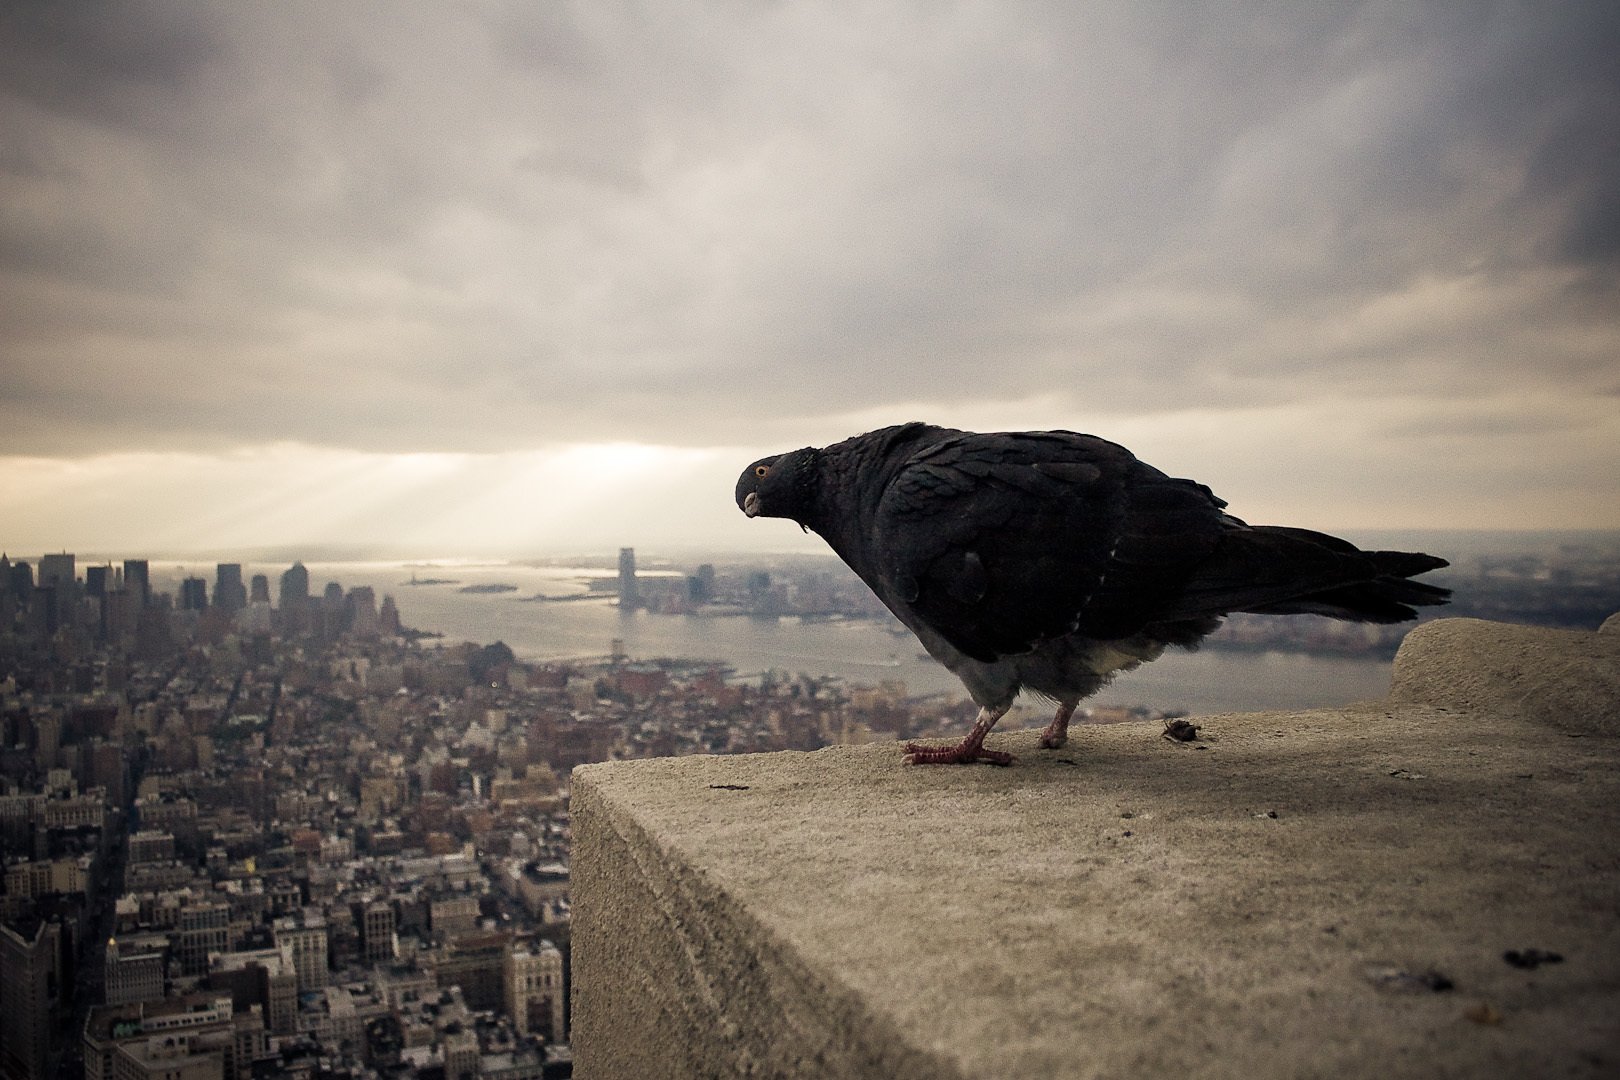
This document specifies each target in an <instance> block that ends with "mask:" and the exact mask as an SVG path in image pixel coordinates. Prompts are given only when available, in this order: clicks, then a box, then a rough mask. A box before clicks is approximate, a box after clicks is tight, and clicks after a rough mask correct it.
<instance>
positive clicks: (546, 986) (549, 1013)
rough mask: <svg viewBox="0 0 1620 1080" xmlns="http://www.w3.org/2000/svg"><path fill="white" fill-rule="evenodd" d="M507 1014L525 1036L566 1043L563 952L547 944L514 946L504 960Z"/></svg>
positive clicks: (542, 942) (539, 942)
mask: <svg viewBox="0 0 1620 1080" xmlns="http://www.w3.org/2000/svg"><path fill="white" fill-rule="evenodd" d="M504 974H505V976H506V1012H507V1015H508V1016H510V1017H511V1018H512V1023H513V1025H514V1026H515V1027H516V1028H517V1029H518V1031H519V1032H520V1033H521V1034H524V1035H542V1036H544V1037H545V1038H546V1039H547V1040H548V1041H550V1042H565V1041H567V1040H566V1038H565V1032H564V1031H563V961H562V953H560V952H558V951H557V946H555V945H553V944H552V943H551V942H549V941H537V942H535V943H534V944H533V945H528V946H521V945H520V946H514V947H513V949H512V951H511V952H510V953H508V954H507V957H506V969H505V972H504Z"/></svg>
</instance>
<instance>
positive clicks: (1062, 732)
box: [1041, 701, 1079, 750]
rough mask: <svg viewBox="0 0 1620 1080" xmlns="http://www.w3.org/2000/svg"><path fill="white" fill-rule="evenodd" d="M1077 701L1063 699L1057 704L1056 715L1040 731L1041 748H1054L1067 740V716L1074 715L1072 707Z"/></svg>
mask: <svg viewBox="0 0 1620 1080" xmlns="http://www.w3.org/2000/svg"><path fill="white" fill-rule="evenodd" d="M1077 704H1079V703H1078V702H1068V701H1065V702H1063V703H1062V704H1060V705H1059V706H1058V711H1057V715H1056V716H1054V717H1052V722H1051V723H1050V724H1047V725H1046V730H1045V731H1043V732H1041V749H1042V750H1056V749H1057V748H1058V747H1060V746H1062V745H1063V744H1064V743H1066V742H1068V741H1069V717H1071V716H1073V715H1074V707H1075V705H1077Z"/></svg>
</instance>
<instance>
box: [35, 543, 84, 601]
mask: <svg viewBox="0 0 1620 1080" xmlns="http://www.w3.org/2000/svg"><path fill="white" fill-rule="evenodd" d="M76 566H77V557H76V556H73V555H69V554H67V553H66V552H63V553H62V554H60V555H41V556H40V557H39V583H40V584H41V585H55V586H56V587H57V589H59V590H61V591H62V593H63V594H64V595H65V594H66V593H68V592H71V591H72V589H73V587H74V585H75V583H76V582H77V581H78V571H77V569H76Z"/></svg>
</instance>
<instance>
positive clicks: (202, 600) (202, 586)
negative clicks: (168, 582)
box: [180, 577, 219, 611]
mask: <svg viewBox="0 0 1620 1080" xmlns="http://www.w3.org/2000/svg"><path fill="white" fill-rule="evenodd" d="M214 595H215V597H216V598H217V597H218V596H219V593H218V592H217V591H216V592H215V594H214ZM180 610H181V611H206V610H208V581H207V579H206V578H200V577H188V578H186V579H185V580H184V581H182V582H181V583H180Z"/></svg>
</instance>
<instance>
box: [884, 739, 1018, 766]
mask: <svg viewBox="0 0 1620 1080" xmlns="http://www.w3.org/2000/svg"><path fill="white" fill-rule="evenodd" d="M975 761H987V762H989V763H990V764H992V765H1011V764H1012V763H1013V756H1012V755H1011V754H1008V753H1004V752H1003V751H1000V750H986V749H985V748H984V747H983V746H976V745H975V746H970V745H968V744H967V743H966V742H960V743H957V744H956V745H955V746H923V745H922V744H921V743H906V764H907V765H970V764H972V763H973V762H975Z"/></svg>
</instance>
